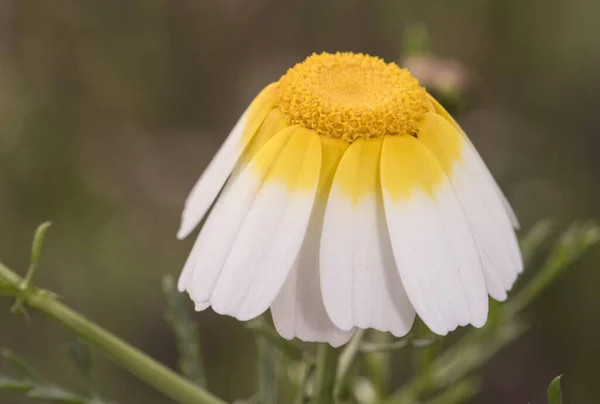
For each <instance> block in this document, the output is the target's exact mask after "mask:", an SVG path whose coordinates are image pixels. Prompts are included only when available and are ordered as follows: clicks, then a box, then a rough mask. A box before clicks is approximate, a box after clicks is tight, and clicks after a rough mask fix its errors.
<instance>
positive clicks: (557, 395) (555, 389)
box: [548, 375, 562, 404]
mask: <svg viewBox="0 0 600 404" xmlns="http://www.w3.org/2000/svg"><path fill="white" fill-rule="evenodd" d="M561 378H562V375H560V376H556V377H555V378H554V380H552V383H550V386H549V387H548V404H562V392H561V390H560V379H561Z"/></svg>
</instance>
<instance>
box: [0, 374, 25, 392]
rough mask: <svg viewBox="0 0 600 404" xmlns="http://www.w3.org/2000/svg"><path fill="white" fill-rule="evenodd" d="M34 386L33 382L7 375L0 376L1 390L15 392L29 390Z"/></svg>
mask: <svg viewBox="0 0 600 404" xmlns="http://www.w3.org/2000/svg"><path fill="white" fill-rule="evenodd" d="M32 388H33V386H32V384H31V382H28V381H23V380H16V379H13V378H10V377H6V376H0V390H8V391H14V392H22V393H25V392H28V391H29V390H31V389H32Z"/></svg>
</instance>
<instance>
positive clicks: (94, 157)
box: [0, 0, 600, 404]
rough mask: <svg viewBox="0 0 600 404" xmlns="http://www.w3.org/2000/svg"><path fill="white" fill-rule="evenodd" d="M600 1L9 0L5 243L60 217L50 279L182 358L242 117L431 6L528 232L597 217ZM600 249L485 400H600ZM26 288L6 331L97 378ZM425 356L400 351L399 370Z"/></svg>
mask: <svg viewBox="0 0 600 404" xmlns="http://www.w3.org/2000/svg"><path fill="white" fill-rule="evenodd" d="M599 15H600V2H598V1H596V0H528V1H523V0H458V1H433V0H429V1H425V0H387V1H383V0H382V1H368V0H363V1H359V0H337V1H334V0H302V1H301V0H295V1H282V0H279V1H278V0H252V1H244V0H210V1H209V0H181V1H169V0H129V1H122V0H102V1H100V0H97V1H91V0H90V1H75V0H56V1H52V0H45V1H39V0H38V1H34V0H0V259H1V260H2V261H3V262H4V263H6V264H7V265H9V266H11V267H12V268H14V269H21V270H22V271H24V268H25V267H26V265H27V262H28V250H29V245H30V239H31V236H32V233H33V231H34V229H35V227H36V226H37V225H38V224H39V223H40V222H42V221H45V220H53V221H54V226H53V227H52V228H51V230H50V233H49V237H48V241H47V243H46V245H45V247H44V252H43V258H42V262H41V265H42V268H41V269H40V271H39V272H40V273H39V277H38V278H37V284H39V285H40V286H43V287H46V288H49V289H51V290H53V291H55V292H57V293H59V294H60V295H61V296H62V298H63V300H64V301H65V302H66V303H67V304H69V305H70V306H72V307H74V308H76V309H77V310H79V311H81V312H83V313H84V314H85V315H86V316H89V317H90V318H92V319H94V320H95V321H97V322H98V323H100V324H101V325H103V326H105V327H107V328H108V329H109V330H111V331H113V332H115V333H117V334H118V335H121V336H123V337H125V338H126V339H127V340H128V341H130V342H132V343H133V344H135V345H136V346H138V347H140V348H142V349H144V350H146V351H147V352H149V353H150V354H151V355H153V356H154V357H156V358H158V359H159V360H161V361H164V362H165V363H167V364H169V365H170V366H175V362H176V353H175V347H174V341H173V336H172V333H171V331H170V329H169V327H168V326H167V324H166V323H165V321H164V310H165V305H166V303H165V298H164V296H163V294H162V292H161V289H160V279H161V277H162V276H163V275H164V274H166V273H172V274H175V275H176V274H178V271H179V270H180V268H181V267H182V265H183V262H184V260H185V259H186V256H187V252H188V250H189V249H190V248H191V245H192V243H193V240H192V238H190V239H189V240H186V241H185V242H178V241H177V240H176V239H175V233H176V230H177V227H178V224H179V217H180V211H181V209H182V206H183V202H184V199H185V197H186V196H187V193H188V191H189V190H190V188H191V186H192V185H193V183H194V182H195V180H196V179H197V177H198V175H199V174H200V173H201V172H202V170H203V168H204V167H205V166H206V164H207V163H208V161H209V159H210V158H211V156H212V155H213V154H214V152H215V151H216V150H217V148H218V147H219V145H220V143H221V142H222V140H223V139H224V136H225V135H226V134H227V133H228V131H229V130H230V128H231V127H232V125H233V123H234V122H235V121H236V120H237V118H238V115H239V114H240V113H241V111H243V109H244V108H245V106H246V105H247V103H248V102H249V101H250V100H251V99H252V97H253V96H254V95H255V94H256V93H257V92H258V91H259V90H260V89H261V88H262V87H263V86H264V85H265V84H267V83H269V82H272V81H275V80H277V79H278V78H279V76H280V75H281V74H283V73H284V72H285V71H286V69H287V68H288V67H290V66H292V65H293V64H294V63H296V62H299V61H301V60H302V59H303V58H304V57H306V56H307V55H309V54H310V53H312V52H320V51H324V50H326V51H332V52H334V51H338V50H339V51H355V52H366V53H370V54H374V55H378V56H381V57H383V58H384V59H386V60H388V61H397V60H400V58H401V57H402V51H403V44H404V43H405V42H406V36H405V33H406V32H407V28H409V27H411V26H414V24H416V23H421V24H423V25H422V26H424V27H426V28H427V30H428V32H429V35H430V44H431V50H432V51H433V52H435V53H436V54H437V55H439V56H440V57H443V58H453V59H456V60H457V61H458V62H460V63H461V64H462V65H463V66H464V67H465V68H466V69H467V71H469V72H470V73H469V77H470V80H469V83H470V85H469V86H468V91H466V94H465V95H464V96H463V97H462V102H461V104H460V106H461V108H460V109H459V112H460V115H459V117H460V119H459V120H460V121H461V123H462V124H463V125H464V128H465V129H466V131H467V133H468V134H469V135H470V137H471V138H472V140H473V142H474V143H475V145H476V146H477V147H478V149H479V151H480V153H481V154H482V155H483V157H484V159H485V160H486V162H487V163H488V165H489V166H490V168H491V170H492V171H493V172H494V174H495V176H496V178H497V179H498V181H499V183H500V184H501V186H502V188H503V189H504V190H505V192H506V194H507V196H508V198H509V199H510V200H511V201H512V203H513V205H514V207H515V210H516V211H517V213H518V215H519V217H520V219H521V222H522V225H523V228H524V229H525V230H527V229H528V228H530V227H531V225H532V224H533V223H535V222H536V221H537V220H539V219H541V218H545V217H551V218H554V219H555V220H556V221H557V223H558V224H559V225H560V226H564V225H566V224H567V223H569V222H571V221H573V220H577V219H587V218H597V217H598V216H599V213H600V181H599V179H598V176H599V175H600V158H599V157H598V155H599V153H600V114H599V113H598V112H597V111H596V108H598V105H600V41H599V40H598V38H600V24H598V22H597V20H598V16H599ZM599 263H600V253H599V251H598V249H595V250H594V251H593V252H592V253H590V254H587V255H586V256H585V258H584V259H583V260H581V261H580V262H578V264H577V265H576V267H574V268H572V269H571V270H570V271H569V272H567V274H566V275H565V276H563V277H561V278H560V280H559V281H558V282H557V283H555V284H554V285H553V287H552V288H551V289H550V290H548V291H547V293H545V294H544V295H543V296H542V297H541V298H540V299H539V300H538V301H537V302H536V303H535V304H534V306H533V307H532V308H531V309H530V310H529V318H530V320H531V323H532V326H533V327H532V330H531V331H530V332H528V333H527V334H526V336H525V337H524V338H522V339H521V340H520V341H519V342H517V343H516V344H514V345H512V346H511V347H509V348H507V349H505V350H503V351H502V353H501V355H500V356H498V357H496V358H495V359H494V360H493V361H492V362H490V363H489V364H488V366H486V367H485V369H484V370H483V376H484V390H483V392H482V393H481V394H480V395H479V396H477V398H476V399H475V400H474V401H473V402H474V403H490V404H495V403H498V404H500V403H542V402H545V401H544V400H545V399H544V397H545V390H546V387H547V385H548V383H549V381H550V380H551V379H552V378H553V377H554V376H556V375H557V374H559V373H564V375H565V376H564V379H563V380H564V390H565V396H566V397H567V399H568V400H569V402H571V403H593V402H597V399H598V394H597V375H598V373H597V372H598V363H600V344H599V343H598V341H600V297H599V296H600V273H599V272H598V264H599ZM11 304H12V302H11V301H9V300H8V299H0V346H2V347H8V348H11V349H12V350H14V351H16V352H18V353H20V354H21V355H22V356H24V357H25V358H26V359H27V360H28V361H29V362H31V363H33V364H35V365H36V367H37V368H38V369H39V370H40V371H41V372H43V373H45V374H46V375H47V376H48V377H49V378H50V379H52V380H53V381H55V382H57V383H60V384H64V385H69V386H78V385H80V384H81V381H80V380H79V379H78V376H77V372H76V371H75V370H74V369H73V367H72V366H71V365H70V363H69V360H68V358H67V356H66V355H65V350H66V348H65V341H66V340H67V333H66V332H65V331H64V330H63V329H61V328H60V327H59V326H57V325H56V324H54V323H51V322H50V321H48V320H47V319H45V318H43V317H41V316H39V315H36V314H35V313H32V321H30V322H27V321H25V320H24V319H23V317H22V316H14V315H12V316H11V315H9V308H10V305H11ZM195 318H196V319H197V321H198V322H199V325H200V330H201V334H202V346H203V350H204V352H205V358H206V361H207V371H208V379H209V387H210V389H211V390H212V391H214V392H215V393H216V394H218V395H220V396H221V397H223V398H225V399H228V400H233V399H235V398H241V397H247V396H250V395H251V393H252V392H253V390H254V383H255V382H254V374H255V370H254V367H253V366H254V365H253V353H254V342H253V340H252V338H251V335H250V333H249V332H248V331H246V330H245V329H244V328H243V326H242V325H241V324H239V323H237V322H236V321H234V320H232V319H229V318H224V317H217V316H215V315H214V314H213V313H212V312H203V313H199V314H196V315H195ZM410 367H411V363H410V362H409V361H408V359H407V358H406V357H404V356H401V357H399V358H397V361H396V368H397V373H396V372H395V376H393V377H392V382H393V384H398V383H400V382H401V381H402V380H403V379H404V376H400V375H405V374H406V373H407V372H409V369H410ZM5 368H6V366H4V365H2V364H0V372H1V371H2V370H3V369H5ZM96 375H97V378H98V380H99V383H100V384H101V385H103V386H104V388H105V392H106V394H107V395H108V396H109V397H112V398H114V399H116V400H118V401H120V402H121V403H148V404H154V403H156V404H158V403H167V402H168V400H167V399H166V398H164V397H163V396H161V395H160V394H158V393H155V392H153V391H151V390H150V389H148V388H147V387H145V386H143V385H142V384H141V383H139V382H137V381H136V380H135V379H133V378H132V377H130V376H129V375H127V374H125V373H122V372H121V371H120V370H118V369H115V368H114V367H113V366H112V365H111V364H109V363H106V362H105V361H102V360H97V361H96ZM595 392H596V393H595ZM20 400H21V399H20V398H19V397H17V396H15V395H8V394H2V393H0V403H2V404H4V403H21V402H25V401H20Z"/></svg>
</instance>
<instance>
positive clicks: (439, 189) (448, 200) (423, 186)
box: [381, 135, 488, 335]
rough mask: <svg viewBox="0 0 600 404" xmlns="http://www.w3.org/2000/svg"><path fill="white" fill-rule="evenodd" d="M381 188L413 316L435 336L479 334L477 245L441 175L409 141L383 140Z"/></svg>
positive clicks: (482, 305) (482, 304)
mask: <svg viewBox="0 0 600 404" xmlns="http://www.w3.org/2000/svg"><path fill="white" fill-rule="evenodd" d="M381 186H382V191H383V199H384V204H385V215H386V219H387V225H388V229H389V232H390V239H391V244H392V248H393V252H394V257H395V260H396V264H397V266H398V271H399V273H400V277H401V278H402V282H403V284H404V287H405V289H406V293H407V295H408V297H409V299H410V301H411V303H412V304H413V307H414V308H415V310H416V312H417V314H418V315H419V316H420V317H421V319H422V320H423V322H425V324H427V326H428V327H429V328H430V329H431V330H432V331H433V332H435V333H437V334H440V335H445V334H446V333H448V332H449V331H452V330H454V329H455V328H456V327H457V326H458V325H466V324H469V323H470V324H473V325H474V326H476V327H481V326H483V325H484V324H485V322H486V320H487V312H488V298H487V293H486V286H485V281H484V277H483V273H482V264H481V260H480V257H479V254H478V250H477V245H476V242H475V239H474V238H473V235H472V234H471V230H470V228H469V224H468V221H467V219H466V217H465V216H464V213H463V211H462V208H461V206H460V204H459V202H458V200H457V199H456V196H455V194H454V192H453V190H452V187H451V185H450V183H449V182H448V179H447V178H446V176H445V174H444V172H443V170H442V167H441V166H440V164H439V163H438V162H437V161H436V159H435V157H434V156H433V155H432V154H431V152H429V150H427V148H426V147H425V146H423V145H422V144H421V143H420V142H419V141H418V140H417V139H415V138H413V137H412V136H408V135H405V136H388V137H386V138H385V139H384V142H383V148H382V152H381Z"/></svg>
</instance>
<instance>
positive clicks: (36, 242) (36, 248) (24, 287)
mask: <svg viewBox="0 0 600 404" xmlns="http://www.w3.org/2000/svg"><path fill="white" fill-rule="evenodd" d="M51 225H52V223H51V222H45V223H42V224H41V225H39V226H38V228H37V229H36V231H35V235H34V236H33V243H32V245H31V258H30V260H29V268H27V273H26V274H25V278H23V281H22V283H21V285H20V289H21V290H20V292H19V293H18V294H17V300H16V301H15V304H14V305H13V306H12V307H11V309H10V311H11V313H17V312H19V311H23V301H24V300H25V295H26V294H27V292H29V291H30V289H32V283H33V278H34V276H35V271H36V270H37V265H38V261H39V260H40V255H41V253H42V247H43V245H44V238H45V237H46V232H47V231H48V228H49V227H50V226H51Z"/></svg>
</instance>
